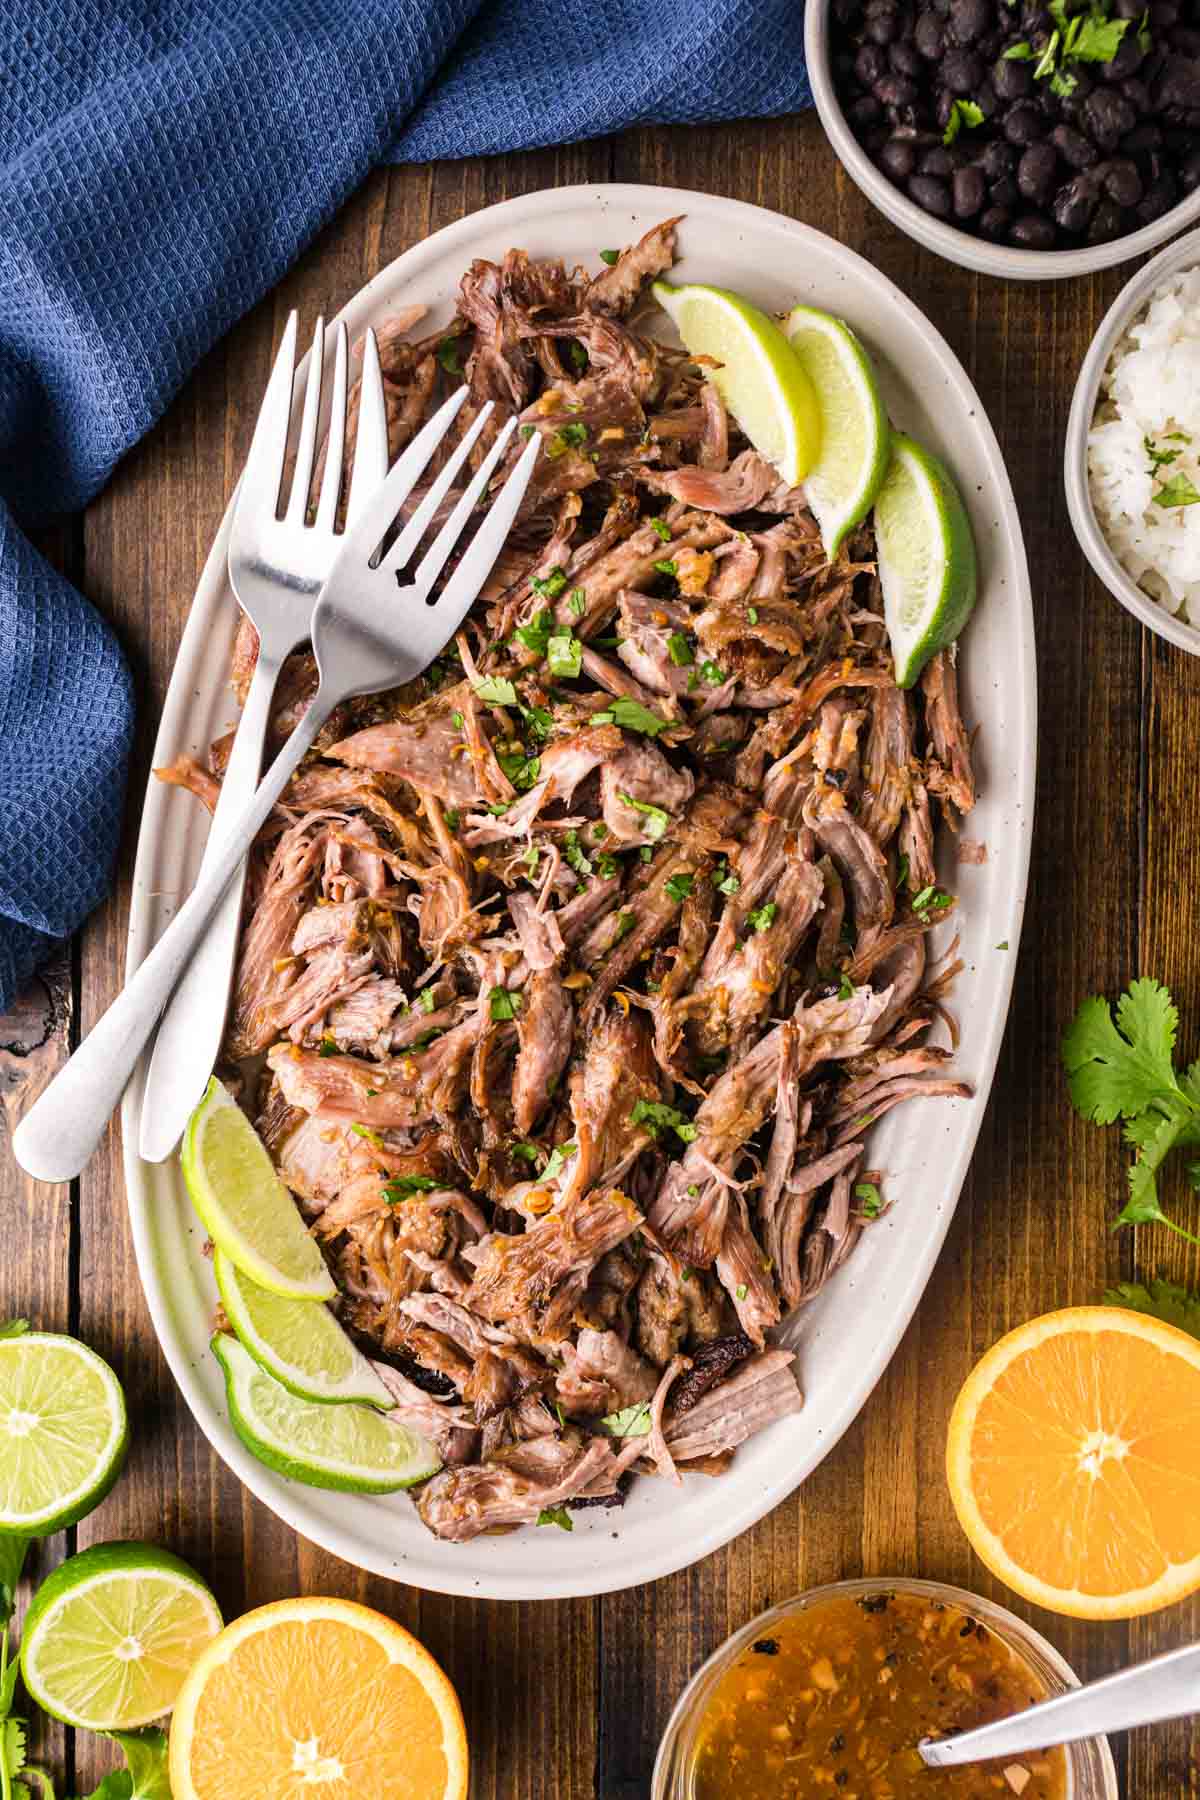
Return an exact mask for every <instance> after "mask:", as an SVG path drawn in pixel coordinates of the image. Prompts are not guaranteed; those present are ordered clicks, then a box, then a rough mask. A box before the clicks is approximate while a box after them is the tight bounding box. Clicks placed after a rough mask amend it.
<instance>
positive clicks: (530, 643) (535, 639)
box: [513, 606, 554, 656]
mask: <svg viewBox="0 0 1200 1800" xmlns="http://www.w3.org/2000/svg"><path fill="white" fill-rule="evenodd" d="M553 630H554V614H553V613H552V612H551V611H550V608H549V607H548V606H543V607H542V609H541V611H540V612H535V613H534V615H533V617H532V619H530V621H529V623H528V624H527V625H518V626H517V629H516V630H515V631H514V632H513V636H514V637H515V638H517V639H519V641H520V642H521V643H522V644H524V646H525V648H526V649H527V650H532V651H533V653H534V655H535V656H545V654H546V645H547V644H548V643H549V642H550V633H551V632H552V631H553Z"/></svg>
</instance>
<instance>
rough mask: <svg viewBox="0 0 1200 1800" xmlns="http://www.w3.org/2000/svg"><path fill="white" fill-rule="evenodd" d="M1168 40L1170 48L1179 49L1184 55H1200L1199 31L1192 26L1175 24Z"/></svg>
mask: <svg viewBox="0 0 1200 1800" xmlns="http://www.w3.org/2000/svg"><path fill="white" fill-rule="evenodd" d="M1169 41H1170V45H1171V48H1172V50H1181V51H1182V52H1183V54H1184V56H1191V57H1193V58H1194V57H1197V56H1200V31H1197V30H1196V29H1195V27H1194V26H1190V25H1177V26H1176V27H1175V29H1174V31H1173V32H1172V33H1171V36H1170V40H1169Z"/></svg>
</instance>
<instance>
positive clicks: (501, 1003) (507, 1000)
mask: <svg viewBox="0 0 1200 1800" xmlns="http://www.w3.org/2000/svg"><path fill="white" fill-rule="evenodd" d="M520 1006H521V996H520V994H514V993H511V992H510V991H509V989H508V988H502V987H494V988H493V989H492V991H491V993H490V994H489V995H488V1010H489V1012H490V1013H491V1015H492V1018H493V1019H494V1020H495V1021H496V1022H497V1024H499V1023H502V1022H503V1021H504V1020H505V1019H515V1018H516V1016H517V1013H518V1012H519V1010H520Z"/></svg>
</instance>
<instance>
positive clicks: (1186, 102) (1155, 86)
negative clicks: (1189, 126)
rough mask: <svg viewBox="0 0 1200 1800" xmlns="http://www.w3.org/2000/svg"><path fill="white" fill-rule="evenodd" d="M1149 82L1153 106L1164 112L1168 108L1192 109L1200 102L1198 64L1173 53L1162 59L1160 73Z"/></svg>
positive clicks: (1188, 57) (1199, 65)
mask: <svg viewBox="0 0 1200 1800" xmlns="http://www.w3.org/2000/svg"><path fill="white" fill-rule="evenodd" d="M1148 79H1150V81H1151V93H1152V94H1153V95H1154V100H1155V104H1156V105H1157V106H1159V107H1161V108H1162V110H1163V111H1164V112H1165V111H1166V110H1167V108H1168V107H1173V106H1182V107H1194V106H1195V105H1196V104H1197V102H1198V101H1200V63H1197V62H1195V61H1194V60H1193V59H1192V58H1191V57H1190V56H1179V55H1177V54H1176V53H1175V52H1174V51H1172V52H1171V54H1170V55H1169V56H1166V57H1164V59H1163V65H1162V70H1161V73H1160V74H1159V76H1158V79H1157V80H1154V79H1153V78H1148Z"/></svg>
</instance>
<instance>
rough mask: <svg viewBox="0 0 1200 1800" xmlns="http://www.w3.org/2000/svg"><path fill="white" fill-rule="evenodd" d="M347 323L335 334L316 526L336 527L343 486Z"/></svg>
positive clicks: (325, 529) (318, 527) (321, 529)
mask: <svg viewBox="0 0 1200 1800" xmlns="http://www.w3.org/2000/svg"><path fill="white" fill-rule="evenodd" d="M348 349H349V346H348V344H347V340H346V327H345V325H342V324H339V325H338V328H337V332H336V334H335V336H334V349H333V386H332V388H331V389H330V391H329V431H328V433H327V434H326V438H325V473H324V475H323V476H322V477H321V497H320V499H319V500H318V501H317V517H316V528H317V530H318V531H332V530H333V524H334V520H335V519H336V518H337V503H338V495H339V494H340V493H341V490H342V453H343V450H344V449H345V444H346V357H347V353H348Z"/></svg>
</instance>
